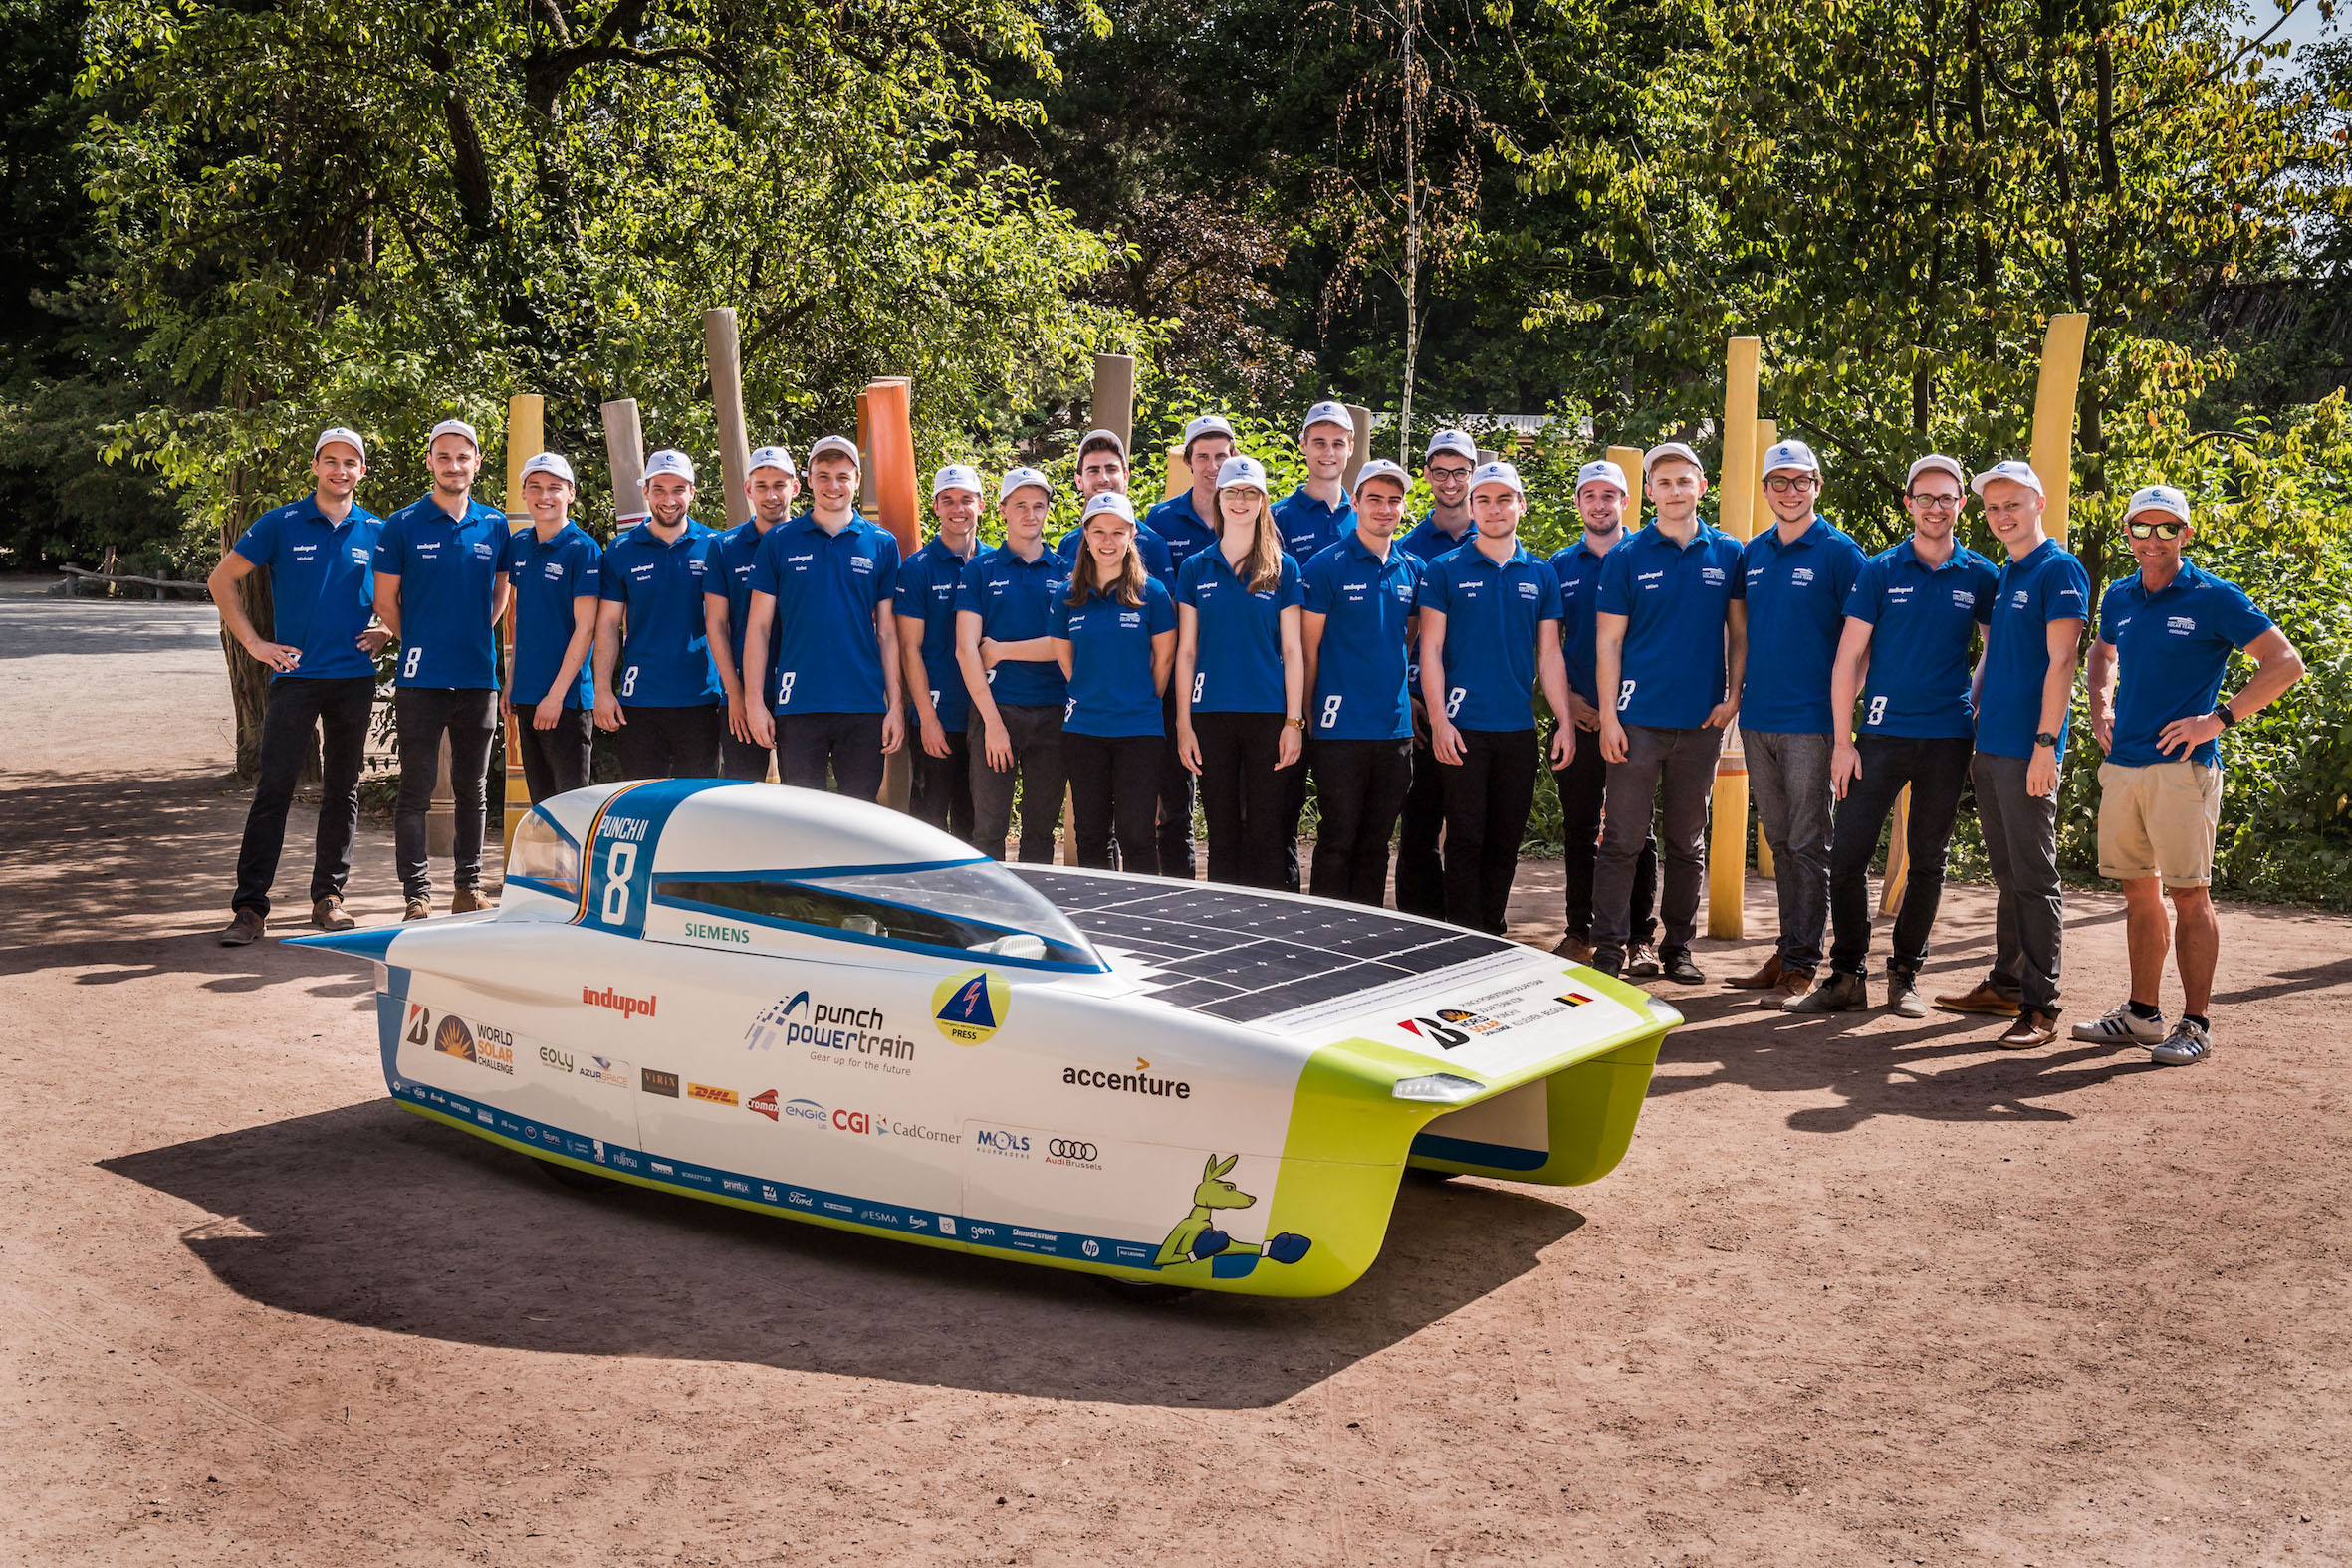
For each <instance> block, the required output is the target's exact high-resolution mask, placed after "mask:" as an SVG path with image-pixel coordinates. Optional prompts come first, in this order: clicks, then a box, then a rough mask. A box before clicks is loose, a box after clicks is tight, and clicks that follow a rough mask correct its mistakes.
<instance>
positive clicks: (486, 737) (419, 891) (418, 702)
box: [392, 686, 498, 900]
mask: <svg viewBox="0 0 2352 1568" xmlns="http://www.w3.org/2000/svg"><path fill="white" fill-rule="evenodd" d="M392 714H393V717H394V718H395V719H396V720H397V721H398V728H399V736H400V793H399V796H398V800H397V803H396V804H395V805H394V806H393V808H392V863H393V865H394V866H395V867H396V868H397V869H398V871H399V873H400V891H401V893H402V894H403V895H405V896H406V897H409V898H422V899H427V900H429V899H431V897H432V896H433V874H432V865H431V863H430V862H429V861H428V860H427V859H426V856H425V823H424V818H425V810H426V808H427V807H428V806H430V805H431V804H432V802H433V784H434V781H435V780H436V779H437V778H438V777H439V775H440V772H441V739H442V737H443V736H447V737H448V739H449V785H450V789H451V791H452V792H453V793H454V794H455V795H456V797H457V842H456V844H455V846H454V849H455V853H454V854H453V856H452V859H453V860H454V861H455V862H456V863H455V865H454V866H453V867H452V868H451V873H450V874H451V877H452V879H453V880H454V881H455V882H456V884H457V885H458V886H459V887H463V888H479V887H480V886H481V885H482V781H483V776H484V774H486V773H487V772H488V771H489V767H490V738H491V737H492V736H493V735H495V734H496V733H497V730H498V693H496V692H494V691H492V690H490V689H489V688H487V687H482V688H473V687H467V688H463V689H455V690H453V689H451V688H448V687H442V686H403V687H401V688H400V689H399V691H397V692H396V693H394V694H393V696H392Z"/></svg>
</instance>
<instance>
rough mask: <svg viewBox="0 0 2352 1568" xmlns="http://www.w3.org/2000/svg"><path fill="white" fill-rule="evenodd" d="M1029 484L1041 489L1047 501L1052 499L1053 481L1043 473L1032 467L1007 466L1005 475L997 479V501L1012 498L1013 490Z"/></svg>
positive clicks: (1000, 501) (1001, 501)
mask: <svg viewBox="0 0 2352 1568" xmlns="http://www.w3.org/2000/svg"><path fill="white" fill-rule="evenodd" d="M1030 485H1035V486H1037V487H1038V488H1039V489H1040V490H1043V491H1044V492H1045V493H1046V499H1047V500H1048V501H1051V500H1053V499H1054V481H1052V480H1051V479H1048V478H1047V477H1046V476H1045V474H1044V473H1042V472H1041V471H1039V470H1037V469H1034V468H1008V469H1006V470H1005V477H1004V478H1003V479H1000V480H998V481H997V501H998V503H999V504H1000V505H1002V504H1003V503H1005V502H1007V501H1010V500H1012V499H1013V492H1014V491H1016V490H1021V489H1024V488H1026V487H1028V486H1030Z"/></svg>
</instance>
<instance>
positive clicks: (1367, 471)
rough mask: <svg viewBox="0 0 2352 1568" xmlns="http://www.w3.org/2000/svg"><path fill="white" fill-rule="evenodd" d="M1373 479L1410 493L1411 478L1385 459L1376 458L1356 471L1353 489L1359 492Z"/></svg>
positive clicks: (1411, 487) (1411, 488)
mask: <svg viewBox="0 0 2352 1568" xmlns="http://www.w3.org/2000/svg"><path fill="white" fill-rule="evenodd" d="M1375 479H1385V480H1388V481H1390V482H1392V483H1393V484H1394V485H1395V486H1396V488H1397V489H1399V490H1401V491H1404V492H1405V493H1406V494H1408V495H1410V494H1411V493H1412V490H1413V476H1412V475H1410V474H1408V473H1406V472H1405V471H1404V470H1403V469H1402V468H1400V467H1398V466H1397V465H1396V464H1394V463H1391V462H1390V461H1389V460H1388V459H1387V458H1384V457H1376V458H1374V459H1372V460H1371V461H1370V462H1369V463H1366V464H1365V465H1364V466H1363V467H1361V468H1359V469H1357V470H1356V471H1355V488H1356V489H1358V490H1361V489H1363V488H1364V486H1366V485H1368V484H1370V483H1371V482H1372V481H1373V480H1375Z"/></svg>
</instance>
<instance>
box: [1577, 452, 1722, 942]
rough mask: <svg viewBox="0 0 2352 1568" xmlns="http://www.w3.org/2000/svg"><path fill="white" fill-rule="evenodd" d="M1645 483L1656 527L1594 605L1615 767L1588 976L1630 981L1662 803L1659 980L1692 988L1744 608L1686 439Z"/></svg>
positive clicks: (1657, 455) (1651, 468)
mask: <svg viewBox="0 0 2352 1568" xmlns="http://www.w3.org/2000/svg"><path fill="white" fill-rule="evenodd" d="M1642 479H1643V484H1644V488H1646V489H1647V490H1648V491H1649V493H1650V505H1651V506H1652V507H1653V508H1655V509H1656V514H1657V521H1656V522H1655V523H1653V524H1652V525H1651V526H1650V527H1648V528H1646V529H1643V530H1642V531H1641V532H1640V533H1638V534H1636V535H1634V536H1633V537H1632V538H1631V539H1629V540H1627V541H1626V542H1625V543H1624V544H1623V545H1621V546H1619V547H1618V548H1617V549H1615V550H1612V551H1610V552H1609V555H1608V559H1607V560H1604V561H1602V562H1601V571H1600V592H1599V594H1598V595H1597V596H1596V597H1595V598H1594V600H1593V608H1594V611H1595V614H1596V619H1597V624H1596V626H1595V629H1594V634H1593V673H1594V679H1595V682H1596V684H1597V686H1598V688H1599V690H1600V692H1601V696H1602V702H1601V715H1600V749H1601V756H1602V757H1603V758H1604V759H1605V760H1606V761H1607V763H1608V765H1609V768H1608V782H1607V784H1606V788H1605V792H1604V794H1603V797H1602V802H1601V812H1602V815H1601V840H1600V850H1599V852H1598V854H1597V855H1596V856H1595V857H1594V863H1593V868H1592V967H1593V968H1595V969H1597V970H1599V971H1601V972H1602V973H1603V974H1607V975H1615V974H1620V973H1622V972H1623V969H1624V964H1625V945H1626V943H1627V941H1628V940H1629V939H1630V933H1631V930H1632V924H1633V922H1632V909H1633V879H1634V870H1635V865H1636V863H1637V862H1638V861H1639V860H1640V858H1641V845H1642V840H1643V839H1644V838H1645V837H1647V836H1648V833H1649V828H1650V812H1651V809H1652V807H1653V806H1654V805H1655V806H1656V807H1657V808H1658V810H1659V814H1660V816H1661V818H1662V828H1663V837H1662V839H1661V847H1662V849H1663V850H1664V858H1665V865H1664V868H1663V870H1664V875H1663V877H1662V878H1661V881H1662V883H1663V886H1662V887H1661V889H1660V899H1659V906H1660V907H1659V915H1660V917H1661V918H1662V920H1663V922H1664V925H1665V931H1664V933H1663V940H1662V941H1661V942H1660V944H1659V948H1658V961H1659V969H1660V972H1661V973H1662V974H1663V975H1664V976H1665V977H1666V978H1667V979H1668V980H1671V981H1674V982H1675V983H1677V984H1678V985H1684V986H1696V985H1699V984H1700V983H1702V982H1703V981H1705V980H1706V978H1707V977H1706V976H1705V975H1702V974H1701V973H1700V972H1699V966H1698V965H1696V964H1694V963H1692V962H1691V939H1692V937H1694V936H1696V935H1697V934H1698V929H1699V894H1700V891H1701V889H1703V888H1704V887H1705V886H1706V885H1707V802H1708V800H1709V798H1710V797H1711V796H1712V795H1713V793H1714V790H1715V762H1716V756H1717V754H1718V753H1719V752H1721V751H1722V750H1723V739H1724V730H1725V728H1726V726H1728V725H1730V724H1731V722H1732V719H1733V717H1734V716H1735V715H1737V714H1738V712H1739V711H1740V705H1739V702H1738V700H1737V699H1736V698H1735V697H1734V696H1733V694H1734V693H1736V692H1738V691H1739V690H1740V682H1741V677H1742V674H1743V671H1744V669H1745V667H1746V665H1747V662H1748V607H1747V605H1746V604H1744V603H1742V602H1741V601H1739V600H1738V599H1735V598H1733V597H1732V588H1733V585H1734V584H1735V583H1736V582H1737V581H1738V580H1739V573H1740V542H1739V541H1738V540H1736V539H1734V538H1732V537H1731V536H1730V535H1729V534H1726V533H1724V532H1723V531H1722V530H1721V529H1717V528H1714V527H1712V526H1710V525H1709V524H1707V523H1705V522H1703V521H1702V520H1701V519H1700V517H1699V498H1700V497H1701V496H1703V495H1705V494H1706V493H1707V470H1706V469H1705V468H1703V467H1701V466H1700V463H1699V454H1698V453H1696V452H1694V451H1692V450H1691V449H1690V448H1689V447H1688V446H1686V445H1684V444H1683V443H1682V442H1680V441H1669V442H1667V443H1666V444H1665V445H1663V446H1655V447H1652V448H1651V449H1650V451H1649V453H1648V455H1647V456H1645V457H1644V458H1643V459H1642ZM1661 796H1663V799H1662V800H1661Z"/></svg>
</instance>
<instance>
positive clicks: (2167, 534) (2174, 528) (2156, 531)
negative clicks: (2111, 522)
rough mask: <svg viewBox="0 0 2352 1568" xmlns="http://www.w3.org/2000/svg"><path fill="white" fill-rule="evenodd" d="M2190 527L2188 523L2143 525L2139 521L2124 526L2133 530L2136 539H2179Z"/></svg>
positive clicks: (2132, 533)
mask: <svg viewBox="0 0 2352 1568" xmlns="http://www.w3.org/2000/svg"><path fill="white" fill-rule="evenodd" d="M2188 526H2189V525H2188V524H2186V523H2141V522H2138V521H2137V520H2135V521H2133V522H2130V523H2126V524H2125V525H2124V527H2125V528H2127V529H2129V530H2131V535H2132V538H2134V539H2179V538H2180V537H2181V531H2182V530H2183V529H2185V528H2187V527H2188Z"/></svg>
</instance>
